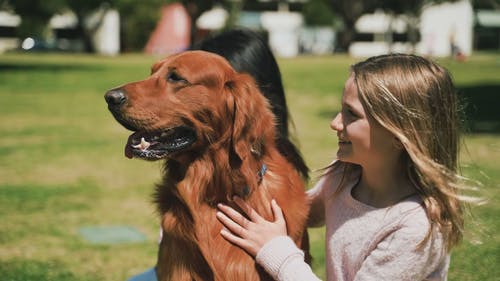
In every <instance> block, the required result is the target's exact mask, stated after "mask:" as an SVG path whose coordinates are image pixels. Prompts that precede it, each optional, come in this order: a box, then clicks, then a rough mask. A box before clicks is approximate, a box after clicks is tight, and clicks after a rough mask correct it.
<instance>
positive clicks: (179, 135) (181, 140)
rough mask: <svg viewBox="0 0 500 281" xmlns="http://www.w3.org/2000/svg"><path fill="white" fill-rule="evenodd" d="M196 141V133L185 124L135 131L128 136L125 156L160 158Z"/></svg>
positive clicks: (149, 158) (148, 158) (147, 158)
mask: <svg viewBox="0 0 500 281" xmlns="http://www.w3.org/2000/svg"><path fill="white" fill-rule="evenodd" d="M195 141H196V133H195V131H194V130H193V129H191V128H189V127H185V126H179V127H175V128H169V129H166V130H162V131H155V132H140V131H139V132H135V133H133V134H132V135H130V137H129V138H128V141H127V145H126V146H125V156H126V157H128V158H133V157H137V158H142V159H145V160H159V159H163V158H166V157H167V156H168V155H169V154H171V153H173V152H177V151H180V150H183V149H185V148H187V147H189V146H190V145H191V144H193V143H194V142H195Z"/></svg>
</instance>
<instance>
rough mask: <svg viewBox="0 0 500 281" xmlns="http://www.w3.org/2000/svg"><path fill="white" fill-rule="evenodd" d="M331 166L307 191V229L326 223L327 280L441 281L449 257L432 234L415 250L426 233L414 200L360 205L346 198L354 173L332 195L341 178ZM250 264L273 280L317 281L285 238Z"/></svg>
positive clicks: (425, 221) (423, 217)
mask: <svg viewBox="0 0 500 281" xmlns="http://www.w3.org/2000/svg"><path fill="white" fill-rule="evenodd" d="M335 166H336V165H334V168H333V169H334V170H333V171H332V172H331V173H329V174H327V175H326V176H324V177H323V178H322V179H321V180H320V181H319V182H318V183H317V184H316V186H315V187H314V188H313V189H311V190H309V191H308V194H309V196H310V197H311V199H312V202H313V203H312V204H313V205H312V209H311V218H312V219H313V223H314V224H316V225H323V224H325V223H326V239H325V240H326V241H325V243H326V253H325V256H326V263H327V266H326V268H327V272H326V276H327V280H330V281H334V280H335V281H351V280H357V281H361V280H374V281H375V280H377V281H382V280H383V281H390V280H398V281H401V280H412V281H413V280H446V276H447V272H448V265H449V255H448V254H447V253H446V251H445V248H444V244H443V240H442V238H441V235H440V234H439V233H438V232H435V233H433V235H432V236H431V239H429V240H428V241H427V242H426V243H425V244H423V245H422V246H421V247H417V245H418V244H419V243H420V242H421V241H422V240H423V239H424V237H425V236H426V234H427V231H428V229H429V221H428V219H427V216H426V214H425V210H424V208H423V207H422V205H421V204H420V203H421V201H420V199H419V198H418V197H417V196H415V197H410V198H408V199H406V200H403V201H401V202H399V203H397V204H395V205H393V206H391V207H387V208H374V207H371V206H368V205H366V204H363V203H361V202H359V201H357V200H356V199H354V198H353V197H352V196H351V189H352V188H353V186H354V185H355V184H356V182H357V181H358V179H359V177H360V174H361V172H360V171H355V172H353V173H351V175H349V176H348V177H347V178H346V180H347V183H346V185H345V186H344V188H343V189H342V191H341V192H340V193H338V194H337V195H334V194H333V193H334V191H335V190H336V188H337V186H338V185H339V181H340V179H341V178H342V174H341V171H336V170H335ZM325 218H326V222H325ZM256 260H257V262H258V263H259V264H260V265H262V266H263V267H264V268H265V269H266V270H267V271H268V272H269V273H270V274H271V275H272V276H273V277H274V279H275V280H283V281H289V280H297V281H299V280H300V281H309V280H319V279H318V277H317V276H316V275H314V273H313V271H312V270H311V268H310V267H309V265H307V264H306V263H305V262H304V254H303V253H302V251H301V250H300V249H298V248H297V247H296V246H295V244H294V243H293V242H292V240H291V239H290V238H289V237H287V236H282V237H276V238H274V239H273V240H271V241H270V242H268V243H267V244H266V245H264V247H263V248H262V249H261V250H260V251H259V252H258V253H257V257H256Z"/></svg>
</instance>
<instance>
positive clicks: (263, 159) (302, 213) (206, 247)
mask: <svg viewBox="0 0 500 281" xmlns="http://www.w3.org/2000/svg"><path fill="white" fill-rule="evenodd" d="M105 99H106V101H107V103H108V107H109V109H110V111H111V112H112V113H113V116H114V117H115V118H116V120H117V121H118V122H120V123H121V124H122V125H123V126H124V127H125V128H127V129H129V130H132V131H134V133H133V134H132V135H131V136H130V137H129V139H128V142H127V144H126V146H125V155H126V156H127V157H129V158H132V157H137V158H142V159H146V160H159V159H166V161H165V169H164V176H163V181H162V183H160V184H158V185H157V193H156V201H157V203H158V208H159V212H160V214H161V216H162V227H163V238H162V241H161V244H160V250H159V255H158V264H157V274H158V279H159V280H162V281H163V280H176V281H180V280H190V281H191V280H271V278H270V276H268V275H267V274H266V273H265V272H264V271H263V270H262V268H260V267H259V266H257V265H256V264H255V261H254V260H253V258H252V257H251V256H249V255H248V254H247V253H245V252H244V251H243V250H241V249H240V248H238V247H236V246H234V245H232V244H231V243H229V242H227V241H226V240H224V239H223V238H222V236H221V235H220V230H221V228H222V225H221V223H220V222H219V221H218V220H217V218H216V216H215V213H216V211H217V210H216V204H217V203H219V202H224V203H226V204H228V205H230V206H232V207H235V208H236V205H235V204H234V203H233V202H232V197H233V196H240V197H241V198H243V199H244V200H246V201H247V202H248V203H249V204H250V205H251V206H252V207H253V208H254V209H255V210H256V211H257V212H258V213H259V214H261V215H262V216H263V217H264V218H266V219H268V220H271V219H272V211H271V208H270V206H271V204H270V201H271V199H273V198H274V199H276V201H277V202H278V204H279V205H280V206H281V208H282V210H283V212H284V215H285V219H286V222H287V227H288V235H289V236H291V237H292V238H293V240H294V241H295V242H296V243H297V245H298V246H299V247H300V246H304V245H303V244H304V243H303V242H302V241H303V237H304V235H305V227H306V218H307V214H308V211H309V204H308V203H309V202H308V201H307V198H306V195H305V191H304V185H303V181H302V179H301V177H300V175H299V174H298V173H297V170H296V169H294V168H293V166H292V165H291V164H290V163H289V162H287V161H286V159H285V158H284V157H283V156H282V155H281V154H280V153H279V152H278V150H277V148H276V145H275V131H274V130H275V126H274V123H273V122H274V121H273V115H272V113H271V111H270V109H269V104H268V103H267V100H266V99H265V98H264V97H263V95H262V94H261V93H260V92H259V90H258V87H257V86H256V85H255V82H254V80H253V79H252V78H251V77H250V76H249V75H246V74H240V73H236V72H235V71H234V70H233V69H232V67H231V66H230V65H229V63H228V62H227V61H226V60H225V59H224V58H222V57H220V56H218V55H215V54H212V53H208V52H203V51H190V52H184V53H180V54H176V55H172V56H170V57H167V58H166V59H164V60H162V61H160V62H158V63H156V64H155V65H154V66H153V68H152V75H151V76H150V77H149V78H147V79H146V80H143V81H139V82H133V83H129V84H126V85H124V86H121V87H119V88H115V89H112V90H110V91H108V92H107V93H106V95H105ZM306 255H307V253H306Z"/></svg>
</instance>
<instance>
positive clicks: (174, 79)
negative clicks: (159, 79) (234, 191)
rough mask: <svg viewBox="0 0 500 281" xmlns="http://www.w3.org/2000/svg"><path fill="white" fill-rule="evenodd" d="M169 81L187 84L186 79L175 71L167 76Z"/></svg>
mask: <svg viewBox="0 0 500 281" xmlns="http://www.w3.org/2000/svg"><path fill="white" fill-rule="evenodd" d="M167 80H168V82H174V83H176V82H183V83H187V80H186V79H184V78H183V77H182V76H180V75H179V74H177V73H175V72H174V71H172V72H170V73H168V74H167Z"/></svg>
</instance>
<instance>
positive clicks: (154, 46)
mask: <svg viewBox="0 0 500 281" xmlns="http://www.w3.org/2000/svg"><path fill="white" fill-rule="evenodd" d="M190 33H191V19H190V17H189V14H188V12H187V11H186V9H185V8H184V6H183V5H182V4H180V3H174V4H171V5H168V6H165V7H163V8H162V11H161V18H160V20H159V21H158V24H157V25H156V27H155V29H154V30H153V32H152V33H151V36H150V37H149V40H148V42H147V44H146V47H145V48H144V51H145V52H146V53H148V54H155V55H169V54H173V53H178V52H181V51H184V50H186V49H187V48H188V47H189V45H190V43H191V42H190V35H191V34H190Z"/></svg>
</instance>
